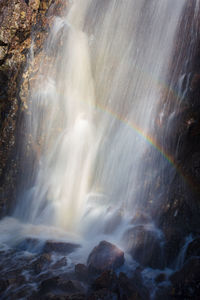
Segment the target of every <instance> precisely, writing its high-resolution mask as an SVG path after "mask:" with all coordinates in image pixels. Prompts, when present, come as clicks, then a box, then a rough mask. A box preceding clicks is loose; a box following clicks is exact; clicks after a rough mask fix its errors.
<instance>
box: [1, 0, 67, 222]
mask: <svg viewBox="0 0 200 300" xmlns="http://www.w3.org/2000/svg"><path fill="white" fill-rule="evenodd" d="M66 5H67V1H62V0H30V1H27V0H26V1H25V0H1V1H0V87H1V88H0V215H1V216H2V215H5V214H6V213H7V212H8V211H9V209H10V207H11V206H12V204H13V202H14V201H15V198H16V194H17V180H18V178H19V176H20V173H21V170H20V160H23V157H22V156H21V157H20V156H18V152H17V149H19V147H18V146H19V145H20V143H22V141H23V139H24V135H25V132H24V131H25V130H24V128H23V127H24V124H23V117H24V114H26V113H29V112H28V105H27V98H28V89H29V86H30V73H31V70H30V66H29V68H28V69H27V60H28V59H29V61H30V55H31V53H32V55H34V56H35V58H36V60H35V61H36V62H38V60H39V56H41V53H42V49H43V45H44V42H45V40H46V37H47V35H48V32H49V26H50V25H51V24H52V21H53V17H54V16H56V15H60V14H62V13H63V12H64V10H65V6H66ZM30 49H31V51H30ZM37 57H38V58H37ZM32 67H33V66H32Z"/></svg>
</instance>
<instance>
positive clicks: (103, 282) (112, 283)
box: [92, 270, 117, 290]
mask: <svg viewBox="0 0 200 300" xmlns="http://www.w3.org/2000/svg"><path fill="white" fill-rule="evenodd" d="M92 287H93V289H94V290H101V289H104V288H106V289H110V290H116V288H117V276H116V274H115V273H114V272H113V271H110V270H109V271H105V272H103V273H102V274H101V275H100V276H99V277H97V278H96V280H95V281H94V283H93V284H92Z"/></svg>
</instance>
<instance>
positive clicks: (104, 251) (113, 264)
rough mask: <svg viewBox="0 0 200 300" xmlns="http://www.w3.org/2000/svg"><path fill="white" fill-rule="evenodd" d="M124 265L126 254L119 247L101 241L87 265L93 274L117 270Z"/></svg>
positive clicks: (91, 254)
mask: <svg viewBox="0 0 200 300" xmlns="http://www.w3.org/2000/svg"><path fill="white" fill-rule="evenodd" d="M123 264H124V252H123V251H122V250H120V249H119V248H118V247H117V246H115V245H113V244H111V243H109V242H107V241H101V242H100V243H99V245H98V246H96V247H95V248H94V249H93V250H92V252H91V253H90V255H89V257H88V260H87V265H88V269H89V271H90V272H92V273H102V272H104V271H107V270H115V269H117V268H119V267H121V266H122V265H123Z"/></svg>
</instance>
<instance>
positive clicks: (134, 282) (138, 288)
mask: <svg viewBox="0 0 200 300" xmlns="http://www.w3.org/2000/svg"><path fill="white" fill-rule="evenodd" d="M118 295H119V298H120V299H133V300H148V299H149V293H148V290H147V289H146V288H145V286H144V285H143V283H142V279H141V278H140V279H139V278H138V277H134V276H133V278H131V279H130V278H128V277H127V275H126V274H125V273H123V272H121V273H120V274H119V279H118Z"/></svg>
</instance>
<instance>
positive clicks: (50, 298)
mask: <svg viewBox="0 0 200 300" xmlns="http://www.w3.org/2000/svg"><path fill="white" fill-rule="evenodd" d="M38 296H39V297H40V295H38ZM35 299H37V298H35ZM35 299H33V300H35ZM38 299H39V298H38ZM42 299H44V300H86V296H85V295H84V294H75V295H68V294H63V293H55V294H54V293H48V294H46V295H45V296H44V297H43V298H42ZM30 300H31V299H30Z"/></svg>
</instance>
